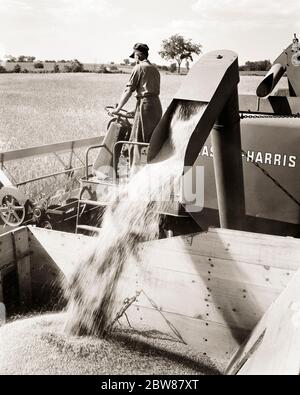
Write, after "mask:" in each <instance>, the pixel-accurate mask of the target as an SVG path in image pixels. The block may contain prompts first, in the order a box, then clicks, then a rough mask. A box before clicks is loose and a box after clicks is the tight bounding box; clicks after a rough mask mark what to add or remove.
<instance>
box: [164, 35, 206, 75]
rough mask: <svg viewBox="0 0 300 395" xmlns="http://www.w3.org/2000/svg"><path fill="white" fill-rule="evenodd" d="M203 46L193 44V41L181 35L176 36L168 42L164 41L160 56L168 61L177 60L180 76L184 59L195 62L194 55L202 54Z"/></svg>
mask: <svg viewBox="0 0 300 395" xmlns="http://www.w3.org/2000/svg"><path fill="white" fill-rule="evenodd" d="M201 48H202V45H201V44H195V43H192V40H191V39H186V38H184V37H183V36H181V35H180V34H174V35H173V36H171V37H170V38H168V39H167V40H163V42H162V45H161V50H160V52H159V54H160V56H161V57H162V58H163V59H166V60H176V62H177V64H178V74H180V67H181V63H182V61H183V60H184V59H190V60H191V61H193V58H192V54H193V53H195V54H196V55H199V54H200V53H201Z"/></svg>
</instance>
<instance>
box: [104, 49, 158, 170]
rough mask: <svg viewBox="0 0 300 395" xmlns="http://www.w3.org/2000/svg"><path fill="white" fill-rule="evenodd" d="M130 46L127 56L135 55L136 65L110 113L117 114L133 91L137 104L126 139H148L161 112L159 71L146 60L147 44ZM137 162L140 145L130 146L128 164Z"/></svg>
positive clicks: (146, 141) (138, 140)
mask: <svg viewBox="0 0 300 395" xmlns="http://www.w3.org/2000/svg"><path fill="white" fill-rule="evenodd" d="M133 49H134V52H133V54H132V55H130V57H131V58H134V59H135V61H136V66H135V67H134V69H133V71H132V73H131V76H130V79H129V82H128V83H127V85H126V89H125V90H124V92H123V94H122V96H121V98H120V102H119V104H118V106H117V107H116V109H115V110H113V111H112V112H111V114H112V115H118V113H119V111H120V110H121V109H122V108H123V106H124V105H125V104H126V103H127V102H128V100H129V98H130V97H131V95H132V94H133V92H136V98H137V106H136V111H135V117H134V121H133V126H132V131H131V135H130V139H129V141H135V142H140V143H149V141H150V138H151V136H152V133H153V131H154V129H155V127H156V125H157V124H158V122H159V121H160V119H161V116H162V107H161V102H160V99H159V94H160V73H159V71H158V69H157V68H156V67H155V66H154V65H152V64H151V63H150V62H149V60H148V55H149V47H148V45H146V44H141V43H137V44H135V45H134V47H133ZM139 163H140V149H139V147H137V146H134V148H133V158H132V164H133V166H137V165H138V164H139Z"/></svg>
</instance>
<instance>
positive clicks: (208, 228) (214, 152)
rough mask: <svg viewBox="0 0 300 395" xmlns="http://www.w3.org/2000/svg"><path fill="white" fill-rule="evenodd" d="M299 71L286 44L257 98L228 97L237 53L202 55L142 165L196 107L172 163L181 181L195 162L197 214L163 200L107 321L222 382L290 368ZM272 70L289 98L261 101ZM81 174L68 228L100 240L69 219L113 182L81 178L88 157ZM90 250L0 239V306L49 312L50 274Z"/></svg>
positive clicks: (298, 300)
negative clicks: (190, 356) (200, 195)
mask: <svg viewBox="0 0 300 395" xmlns="http://www.w3.org/2000/svg"><path fill="white" fill-rule="evenodd" d="M299 66H300V46H299V42H298V40H297V39H296V37H295V39H294V40H293V44H292V45H290V46H289V47H288V48H287V49H286V50H285V51H284V52H283V53H282V54H281V55H280V56H279V57H278V59H277V60H276V61H275V62H274V65H273V67H272V68H271V70H270V71H269V73H268V74H267V75H266V76H265V78H264V79H263V81H262V82H261V83H260V85H259V86H258V88H257V96H250V95H249V96H238V89H237V87H238V83H239V72H238V60H237V55H236V54H235V53H233V52H231V51H225V50H221V51H215V52H211V53H208V54H206V55H204V56H202V58H201V59H200V61H199V62H198V63H197V64H196V65H195V66H194V67H193V69H192V70H191V72H190V74H189V75H188V77H187V78H186V80H185V82H184V84H183V86H182V88H181V89H180V90H179V92H178V94H177V95H176V97H175V98H174V100H173V101H172V102H171V104H170V107H169V108H168V110H167V111H166V113H165V114H164V117H163V119H162V120H161V122H160V124H159V125H158V127H157V128H156V130H155V132H154V134H153V137H152V139H151V142H150V146H149V151H148V162H149V163H154V162H155V161H156V157H157V153H158V152H159V150H160V148H161V147H162V145H163V143H164V141H165V140H166V139H167V137H168V136H166V133H165V131H166V130H169V125H170V122H171V117H172V116H171V114H172V112H173V108H174V106H175V105H176V103H178V101H185V100H189V101H195V102H201V103H205V104H206V105H207V107H206V110H205V111H204V113H203V115H202V116H201V119H200V121H199V123H198V125H197V127H196V128H195V130H194V132H193V134H192V136H191V139H190V142H189V144H188V146H187V149H186V152H185V157H184V163H182V172H183V175H184V177H188V176H189V175H190V174H189V171H188V172H186V169H187V168H188V167H189V166H194V169H196V166H204V177H205V182H204V186H205V189H204V190H205V194H204V209H203V210H201V208H200V207H198V209H197V208H196V207H195V204H194V202H191V201H189V202H187V201H185V200H180V201H178V202H177V203H176V202H171V203H170V212H165V213H163V214H162V215H163V217H164V218H165V221H164V222H163V223H164V228H163V230H162V233H164V232H165V234H167V235H168V236H172V235H173V236H174V237H168V238H162V239H160V240H153V241H151V242H148V243H144V244H141V246H140V250H141V254H139V255H141V256H142V262H140V261H138V260H137V259H136V258H135V257H132V258H131V259H130V262H128V264H127V266H126V268H125V271H124V273H123V276H122V279H121V281H122V282H124V283H125V284H126V290H127V291H126V292H127V295H126V298H125V300H124V311H123V312H124V314H123V315H122V317H120V318H119V320H120V322H122V323H123V324H124V325H125V326H126V325H128V323H130V325H131V326H132V327H134V328H139V329H142V330H143V328H147V329H149V328H150V329H153V330H157V331H160V332H162V333H168V334H170V335H172V336H173V337H176V339H177V340H178V341H181V342H184V343H187V344H189V345H191V346H192V347H193V348H194V349H195V350H197V351H199V352H200V353H203V354H204V355H206V356H208V357H209V358H211V360H212V361H218V362H219V363H221V364H222V366H223V367H225V371H226V373H227V374H296V375H298V374H299V372H300V356H299V350H300V271H299V269H300V241H299V239H297V237H298V235H299V230H300V183H299V182H298V174H299V173H298V158H299V155H300V145H299V143H298V142H299V128H300V119H299V117H300V115H299V113H300V99H299V96H300V67H299ZM284 73H286V75H287V78H288V83H289V96H270V94H271V92H272V91H273V89H274V87H275V86H276V84H277V82H278V81H279V79H280V77H282V76H283V75H284ZM265 97H267V98H265ZM124 143H126V142H124ZM117 144H123V142H120V143H117ZM102 145H103V143H102ZM101 148H103V147H100V149H101ZM199 154H200V155H199ZM86 169H87V173H86V177H85V178H84V179H83V180H82V185H81V192H80V196H79V200H78V208H79V209H78V212H77V214H78V218H77V230H85V231H94V232H95V231H96V232H101V228H100V229H97V228H95V227H92V226H91V225H90V224H82V223H81V222H80V221H81V219H82V216H81V214H82V211H83V210H82V208H84V207H85V208H86V207H96V208H97V209H100V210H102V209H103V206H105V202H104V201H103V199H104V198H103V196H104V195H103V190H104V188H106V190H107V189H109V188H110V187H113V188H114V187H115V185H112V184H110V183H105V182H103V181H99V180H97V179H96V178H94V177H91V176H90V174H89V171H88V169H89V164H88V161H87V163H86ZM195 174H196V175H197V174H201V175H203V173H202V172H200V173H197V172H194V178H195ZM198 181H199V180H198ZM194 182H195V188H196V180H195V179H194ZM86 191H88V192H89V197H88V198H86V197H85V193H86ZM91 243H94V238H92V237H89V236H87V235H82V234H71V233H64V232H59V231H53V230H47V229H41V228H38V227H33V226H27V227H19V228H17V229H15V230H13V231H11V232H8V233H6V234H4V235H2V236H1V237H0V253H1V255H0V300H2V301H4V303H5V304H7V305H8V306H9V303H10V298H13V297H14V298H16V297H18V299H19V302H20V304H21V305H23V306H25V307H26V308H30V307H31V306H49V305H50V306H51V305H53V304H54V301H55V300H57V297H59V295H60V293H61V289H60V284H61V282H60V281H61V278H62V277H63V278H65V279H68V278H69V277H70V275H71V274H72V271H73V268H74V264H75V263H76V261H77V259H78V255H79V253H80V252H81V251H82V250H83V248H85V247H86V246H88V245H89V244H91ZM13 291H14V292H13ZM121 297H122V298H124V295H120V298H121ZM122 300H123V299H122ZM170 373H171V372H170Z"/></svg>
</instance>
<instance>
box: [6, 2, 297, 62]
mask: <svg viewBox="0 0 300 395" xmlns="http://www.w3.org/2000/svg"><path fill="white" fill-rule="evenodd" d="M299 14H300V0H285V1H283V0H181V1H180V2H179V1H176V0H148V1H145V0H0V59H1V58H3V56H4V55H5V54H11V55H14V56H19V55H28V56H29V55H30V56H36V57H37V59H40V60H45V59H56V60H58V59H74V58H77V59H79V60H80V61H82V62H98V63H106V62H109V61H114V62H121V61H122V60H123V59H125V58H128V56H129V55H130V53H131V52H132V47H133V45H134V43H136V42H145V43H147V44H148V45H149V47H150V60H152V61H153V62H155V63H158V64H165V63H166V62H164V61H163V60H162V59H161V58H160V56H159V55H158V51H159V50H160V47H161V42H162V40H164V39H167V38H168V37H170V36H171V35H172V34H175V33H178V34H181V35H183V36H185V37H186V38H190V39H192V40H193V41H194V42H195V43H199V44H201V45H202V46H203V48H202V50H203V53H206V52H208V51H212V50H218V49H230V50H233V51H235V52H237V54H238V55H239V62H240V64H244V63H245V62H246V61H247V60H264V59H270V60H271V61H273V60H274V59H275V58H276V57H277V55H279V54H280V53H281V52H282V50H283V49H284V48H286V47H287V46H288V45H289V44H290V43H291V41H292V38H293V34H294V33H297V34H298V35H299V36H300V18H299Z"/></svg>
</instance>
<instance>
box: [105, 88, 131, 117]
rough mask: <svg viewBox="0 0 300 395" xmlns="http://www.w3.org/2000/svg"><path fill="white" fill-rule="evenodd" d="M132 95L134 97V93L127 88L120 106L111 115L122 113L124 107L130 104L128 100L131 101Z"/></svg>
mask: <svg viewBox="0 0 300 395" xmlns="http://www.w3.org/2000/svg"><path fill="white" fill-rule="evenodd" d="M131 95H132V92H131V90H130V88H129V87H127V88H126V89H125V91H124V92H123V93H122V96H121V98H120V101H119V104H118V106H117V108H116V109H114V110H113V111H111V112H110V113H111V114H112V115H117V114H118V113H119V112H120V110H122V108H123V106H125V104H126V103H127V102H128V100H129V99H130V97H131Z"/></svg>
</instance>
